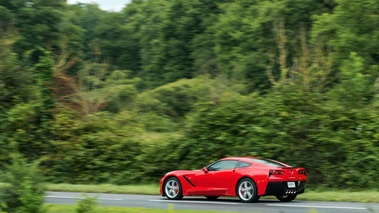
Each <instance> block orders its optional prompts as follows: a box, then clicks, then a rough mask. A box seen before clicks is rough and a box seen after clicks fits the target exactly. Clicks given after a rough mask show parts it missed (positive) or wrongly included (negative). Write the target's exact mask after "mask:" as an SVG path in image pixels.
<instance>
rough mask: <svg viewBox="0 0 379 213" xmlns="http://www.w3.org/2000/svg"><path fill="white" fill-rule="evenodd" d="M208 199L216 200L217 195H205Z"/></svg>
mask: <svg viewBox="0 0 379 213" xmlns="http://www.w3.org/2000/svg"><path fill="white" fill-rule="evenodd" d="M205 197H206V198H207V199H208V200H217V198H219V196H205Z"/></svg>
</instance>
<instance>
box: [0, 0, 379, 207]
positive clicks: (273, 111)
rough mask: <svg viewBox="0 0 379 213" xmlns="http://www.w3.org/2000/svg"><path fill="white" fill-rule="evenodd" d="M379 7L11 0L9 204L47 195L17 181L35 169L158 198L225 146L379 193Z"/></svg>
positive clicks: (4, 60) (207, 0)
mask: <svg viewBox="0 0 379 213" xmlns="http://www.w3.org/2000/svg"><path fill="white" fill-rule="evenodd" d="M378 11H379V0H360V1H347V0H307V3H306V4H305V3H304V1H299V0H280V1H272V0H260V1H254V0H218V1H215V0H191V1H189V0H133V1H132V2H131V3H130V4H128V5H127V6H126V7H125V8H124V9H123V10H122V11H120V12H110V11H103V10H101V9H99V7H98V6H97V5H95V4H75V5H68V4H67V2H66V1H65V0H56V1H47V0H17V1H7V0H0V17H1V19H0V173H1V175H2V177H1V178H2V180H0V182H3V183H4V184H5V185H3V187H2V188H1V189H2V190H1V193H0V194H1V196H5V197H4V198H3V200H1V202H2V203H0V206H1V208H6V209H10V208H13V205H14V206H16V205H17V206H24V207H25V206H27V205H29V202H30V205H34V204H35V205H36V206H39V205H40V203H39V202H40V200H39V199H40V197H38V196H36V197H35V199H34V198H33V197H34V196H30V193H37V194H38V195H40V194H39V193H41V191H43V190H41V188H34V187H35V186H36V185H35V184H34V181H37V180H35V179H34V176H31V175H25V176H22V177H24V178H20V180H19V181H18V182H17V181H15V180H14V178H13V179H12V177H16V176H18V173H17V172H23V171H25V172H26V171H27V168H26V167H30V168H35V169H36V171H35V173H36V174H38V175H41V178H42V179H43V181H44V182H48V183H52V184H62V185H48V187H51V188H52V189H51V190H55V189H53V188H54V187H58V188H59V187H62V188H64V187H66V190H69V189H67V188H70V185H68V187H67V185H64V184H75V185H79V184H82V185H83V187H89V188H87V189H86V190H90V191H92V190H95V189H93V188H91V186H88V185H100V187H101V186H105V187H104V192H112V191H114V192H118V191H116V190H118V189H112V188H111V185H117V186H125V189H122V190H131V191H139V190H138V187H142V185H141V184H147V186H145V185H143V187H147V188H150V187H151V188H150V189H146V192H147V193H157V189H153V187H155V186H154V185H155V184H156V183H158V181H159V179H160V178H161V177H162V176H163V175H164V174H165V173H166V172H168V171H171V170H174V169H199V168H202V167H203V166H206V165H208V164H209V163H211V162H213V161H214V160H217V159H219V158H222V157H226V156H259V157H265V158H272V159H276V160H279V161H282V162H285V163H288V164H290V165H293V166H301V167H304V168H306V170H307V173H308V177H309V179H308V182H307V186H308V187H310V188H315V189H321V188H322V189H327V191H336V192H342V193H344V192H345V191H341V190H346V189H348V190H349V191H353V192H354V193H355V191H357V193H360V192H359V191H362V192H363V193H366V192H367V191H368V194H369V196H370V197H371V195H373V196H376V194H375V191H379V181H377V180H376V177H378V176H379V170H378V169H377V165H378V164H379V55H378V49H379V36H378V35H379V31H378V29H379V22H378V20H379V15H378ZM15 156H16V158H19V160H17V159H15ZM16 162H19V164H20V165H21V164H22V165H28V166H26V167H25V170H24V169H21V170H20V171H17V170H15V169H12V165H15V163H16ZM20 162H21V163H20ZM31 165H34V166H31ZM26 174H27V172H26ZM102 184H104V185H102ZM107 184H109V185H107ZM133 184H138V185H137V187H136V188H133V187H132V186H133ZM149 184H150V185H149ZM151 184H153V185H151ZM0 186H1V185H0ZM129 186H130V187H129ZM107 187H109V188H110V189H105V188H107ZM120 188H123V187H120ZM16 189H17V190H16ZM7 190H8V191H7ZM9 190H10V191H9ZM371 190H372V191H373V192H371ZM69 191H70V190H69ZM10 193H15V196H14V200H12V199H10V198H11V197H12V196H11V195H12V194H10ZM307 193H308V192H307ZM307 193H306V194H305V195H304V197H306V196H309V197H310V196H311V195H312V193H314V192H313V191H310V192H309V194H307ZM317 193H319V192H317ZM322 193H323V192H322V191H321V192H320V193H319V195H320V196H318V198H317V196H316V192H315V194H314V198H313V199H322V197H327V196H329V194H328V193H329V192H325V194H322ZM349 194H350V193H349ZM7 196H8V197H7ZM330 196H331V198H330V199H336V197H338V196H336V195H335V194H330ZM376 197H378V196H376ZM16 198H17V199H16ZM7 199H8V200H7ZM306 199H308V198H306ZM341 199H342V198H341ZM345 199H352V198H347V197H345ZM361 199H362V200H365V199H367V200H371V199H372V198H367V196H363V197H362V198H361ZM26 200H29V201H27V202H26ZM374 200H375V198H374ZM8 202H10V203H9V204H7V203H8ZM23 202H25V203H23ZM28 208H29V207H28ZM30 208H34V207H33V206H30ZM38 208H39V207H38ZM17 211H18V210H17ZM20 211H21V210H20Z"/></svg>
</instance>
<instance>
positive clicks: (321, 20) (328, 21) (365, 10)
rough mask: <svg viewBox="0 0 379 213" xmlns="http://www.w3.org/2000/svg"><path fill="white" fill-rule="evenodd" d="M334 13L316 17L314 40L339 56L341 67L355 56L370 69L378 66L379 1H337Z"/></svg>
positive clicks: (313, 32)
mask: <svg viewBox="0 0 379 213" xmlns="http://www.w3.org/2000/svg"><path fill="white" fill-rule="evenodd" d="M336 4H337V6H336V7H335V9H334V10H333V12H329V13H323V14H319V15H315V16H314V26H313V28H312V38H313V40H315V41H322V42H323V43H326V44H327V45H328V48H330V49H332V50H333V52H335V57H336V58H337V62H338V63H339V65H340V64H341V63H342V62H343V61H344V60H347V59H348V58H349V57H350V53H351V52H355V53H357V54H358V55H359V56H361V57H363V59H364V60H365V63H366V65H373V64H376V63H377V61H378V52H377V49H378V47H379V36H378V35H379V30H378V25H379V23H378V19H379V14H378V12H377V11H378V10H379V8H378V7H379V6H378V5H379V1H378V0H363V1H354V2H350V1H344V0H336Z"/></svg>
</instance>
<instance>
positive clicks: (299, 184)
mask: <svg viewBox="0 0 379 213" xmlns="http://www.w3.org/2000/svg"><path fill="white" fill-rule="evenodd" d="M287 182H288V181H282V182H268V184H267V188H266V192H265V194H264V195H288V194H302V193H304V191H305V183H306V181H292V182H295V185H296V187H295V188H288V184H287Z"/></svg>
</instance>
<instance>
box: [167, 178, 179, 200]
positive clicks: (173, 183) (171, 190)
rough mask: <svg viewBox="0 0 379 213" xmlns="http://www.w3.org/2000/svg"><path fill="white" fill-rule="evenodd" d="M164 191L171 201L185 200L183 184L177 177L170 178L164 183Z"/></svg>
mask: <svg viewBox="0 0 379 213" xmlns="http://www.w3.org/2000/svg"><path fill="white" fill-rule="evenodd" d="M163 189H164V193H165V195H166V197H167V198H168V199H169V200H180V199H182V198H183V193H182V184H181V183H180V181H179V180H178V179H177V178H176V177H170V178H168V179H167V180H166V181H165V183H164V187H163Z"/></svg>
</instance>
